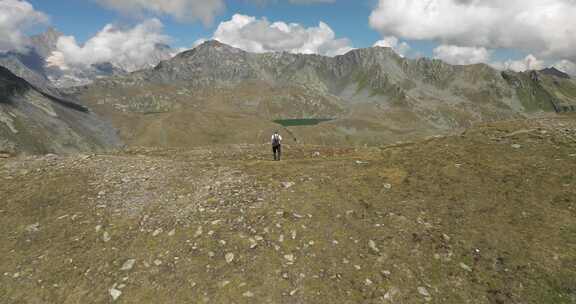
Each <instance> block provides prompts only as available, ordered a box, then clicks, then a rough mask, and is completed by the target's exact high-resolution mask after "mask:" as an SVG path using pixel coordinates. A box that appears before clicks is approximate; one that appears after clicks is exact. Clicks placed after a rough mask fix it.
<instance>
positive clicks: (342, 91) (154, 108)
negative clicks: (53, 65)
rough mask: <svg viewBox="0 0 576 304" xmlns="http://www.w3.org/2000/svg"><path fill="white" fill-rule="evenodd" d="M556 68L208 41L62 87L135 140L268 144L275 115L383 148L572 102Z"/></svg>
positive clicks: (320, 133) (572, 88) (572, 85)
mask: <svg viewBox="0 0 576 304" xmlns="http://www.w3.org/2000/svg"><path fill="white" fill-rule="evenodd" d="M559 73H561V72H559V71H557V70H555V69H549V70H544V71H540V72H537V71H529V72H522V73H517V72H510V71H507V72H501V71H498V70H496V69H493V68H492V67H490V66H488V65H485V64H477V65H469V66H453V65H449V64H447V63H444V62H442V61H440V60H434V59H428V58H420V59H407V58H403V57H401V56H399V55H398V54H396V53H395V52H394V51H392V50H391V49H389V48H381V47H372V48H367V49H356V50H353V51H350V52H348V53H347V54H345V55H341V56H336V57H325V56H319V55H303V54H292V53H264V54H255V53H249V52H245V51H243V50H240V49H237V48H234V47H231V46H228V45H226V44H223V43H220V42H218V41H207V42H205V43H204V44H202V45H200V46H198V47H196V48H194V49H192V50H189V51H185V52H182V53H180V54H178V55H177V56H175V57H174V58H171V59H169V60H165V61H162V62H160V63H159V64H158V65H157V66H156V67H155V68H153V69H144V70H141V71H137V72H134V73H130V74H126V75H121V76H115V77H109V78H104V79H99V80H97V81H95V82H94V83H93V84H91V85H88V86H83V87H77V88H74V89H72V90H69V93H70V94H72V95H73V96H74V97H75V98H76V99H78V100H81V101H82V102H84V104H85V105H86V106H88V107H91V108H93V109H94V110H95V111H96V112H97V113H100V114H101V115H103V116H106V117H109V118H110V119H111V121H112V122H113V123H114V124H115V126H116V127H118V128H119V129H120V130H121V133H122V134H124V135H123V137H124V138H125V139H126V140H127V142H128V143H131V144H135V145H152V146H169V147H173V146H178V147H189V146H195V145H205V144H212V143H228V142H265V141H266V140H267V139H266V138H267V135H268V133H269V132H271V131H272V130H273V129H277V128H280V126H278V124H276V123H275V122H274V121H275V120H281V119H310V118H322V119H331V120H330V121H327V122H323V123H320V124H318V125H310V126H302V127H296V128H289V129H287V130H285V132H290V137H291V138H292V139H295V140H296V141H298V142H307V143H330V144H379V143H383V142H391V141H398V140H405V139H407V138H411V137H421V136H429V135H436V134H441V133H445V132H452V131H454V130H457V129H461V128H466V127H469V126H471V125H472V124H476V123H482V122H489V121H498V120H507V119H519V118H525V117H531V116H535V115H542V114H544V113H547V112H548V113H553V112H554V111H555V110H556V111H560V110H562V109H569V107H570V106H571V105H574V104H576V82H575V81H574V80H573V79H571V78H570V77H565V76H566V75H561V74H559Z"/></svg>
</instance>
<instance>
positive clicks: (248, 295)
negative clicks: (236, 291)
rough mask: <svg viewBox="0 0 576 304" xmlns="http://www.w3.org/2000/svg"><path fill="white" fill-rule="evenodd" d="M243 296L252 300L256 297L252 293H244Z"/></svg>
mask: <svg viewBox="0 0 576 304" xmlns="http://www.w3.org/2000/svg"><path fill="white" fill-rule="evenodd" d="M242 296H244V297H247V298H252V297H253V296H254V293H253V292H251V291H247V292H245V293H243V294H242Z"/></svg>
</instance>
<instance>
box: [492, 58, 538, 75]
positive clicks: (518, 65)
mask: <svg viewBox="0 0 576 304" xmlns="http://www.w3.org/2000/svg"><path fill="white" fill-rule="evenodd" d="M490 65H492V66H493V67H494V68H496V69H499V70H512V71H516V72H523V71H528V70H541V69H543V68H545V67H546V66H547V65H546V62H544V61H543V60H540V59H538V58H536V56H534V55H532V54H530V55H528V56H526V57H524V58H521V59H518V60H512V59H510V60H507V61H497V62H492V63H490Z"/></svg>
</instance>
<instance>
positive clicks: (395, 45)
mask: <svg viewBox="0 0 576 304" xmlns="http://www.w3.org/2000/svg"><path fill="white" fill-rule="evenodd" d="M374 46H379V47H387V48H391V49H393V50H394V51H395V52H396V53H398V54H399V55H400V56H402V57H404V56H406V54H407V53H408V51H410V45H408V43H406V42H400V40H398V38H396V37H394V36H387V37H384V38H382V40H378V41H376V43H374Z"/></svg>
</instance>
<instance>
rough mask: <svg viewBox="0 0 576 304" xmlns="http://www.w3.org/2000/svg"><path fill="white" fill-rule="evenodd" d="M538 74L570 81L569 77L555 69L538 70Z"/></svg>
mask: <svg viewBox="0 0 576 304" xmlns="http://www.w3.org/2000/svg"><path fill="white" fill-rule="evenodd" d="M540 73H542V74H546V75H550V76H555V77H559V78H564V79H570V75H568V74H566V73H564V72H562V71H560V70H558V69H557V68H555V67H551V68H545V69H543V70H540Z"/></svg>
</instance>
